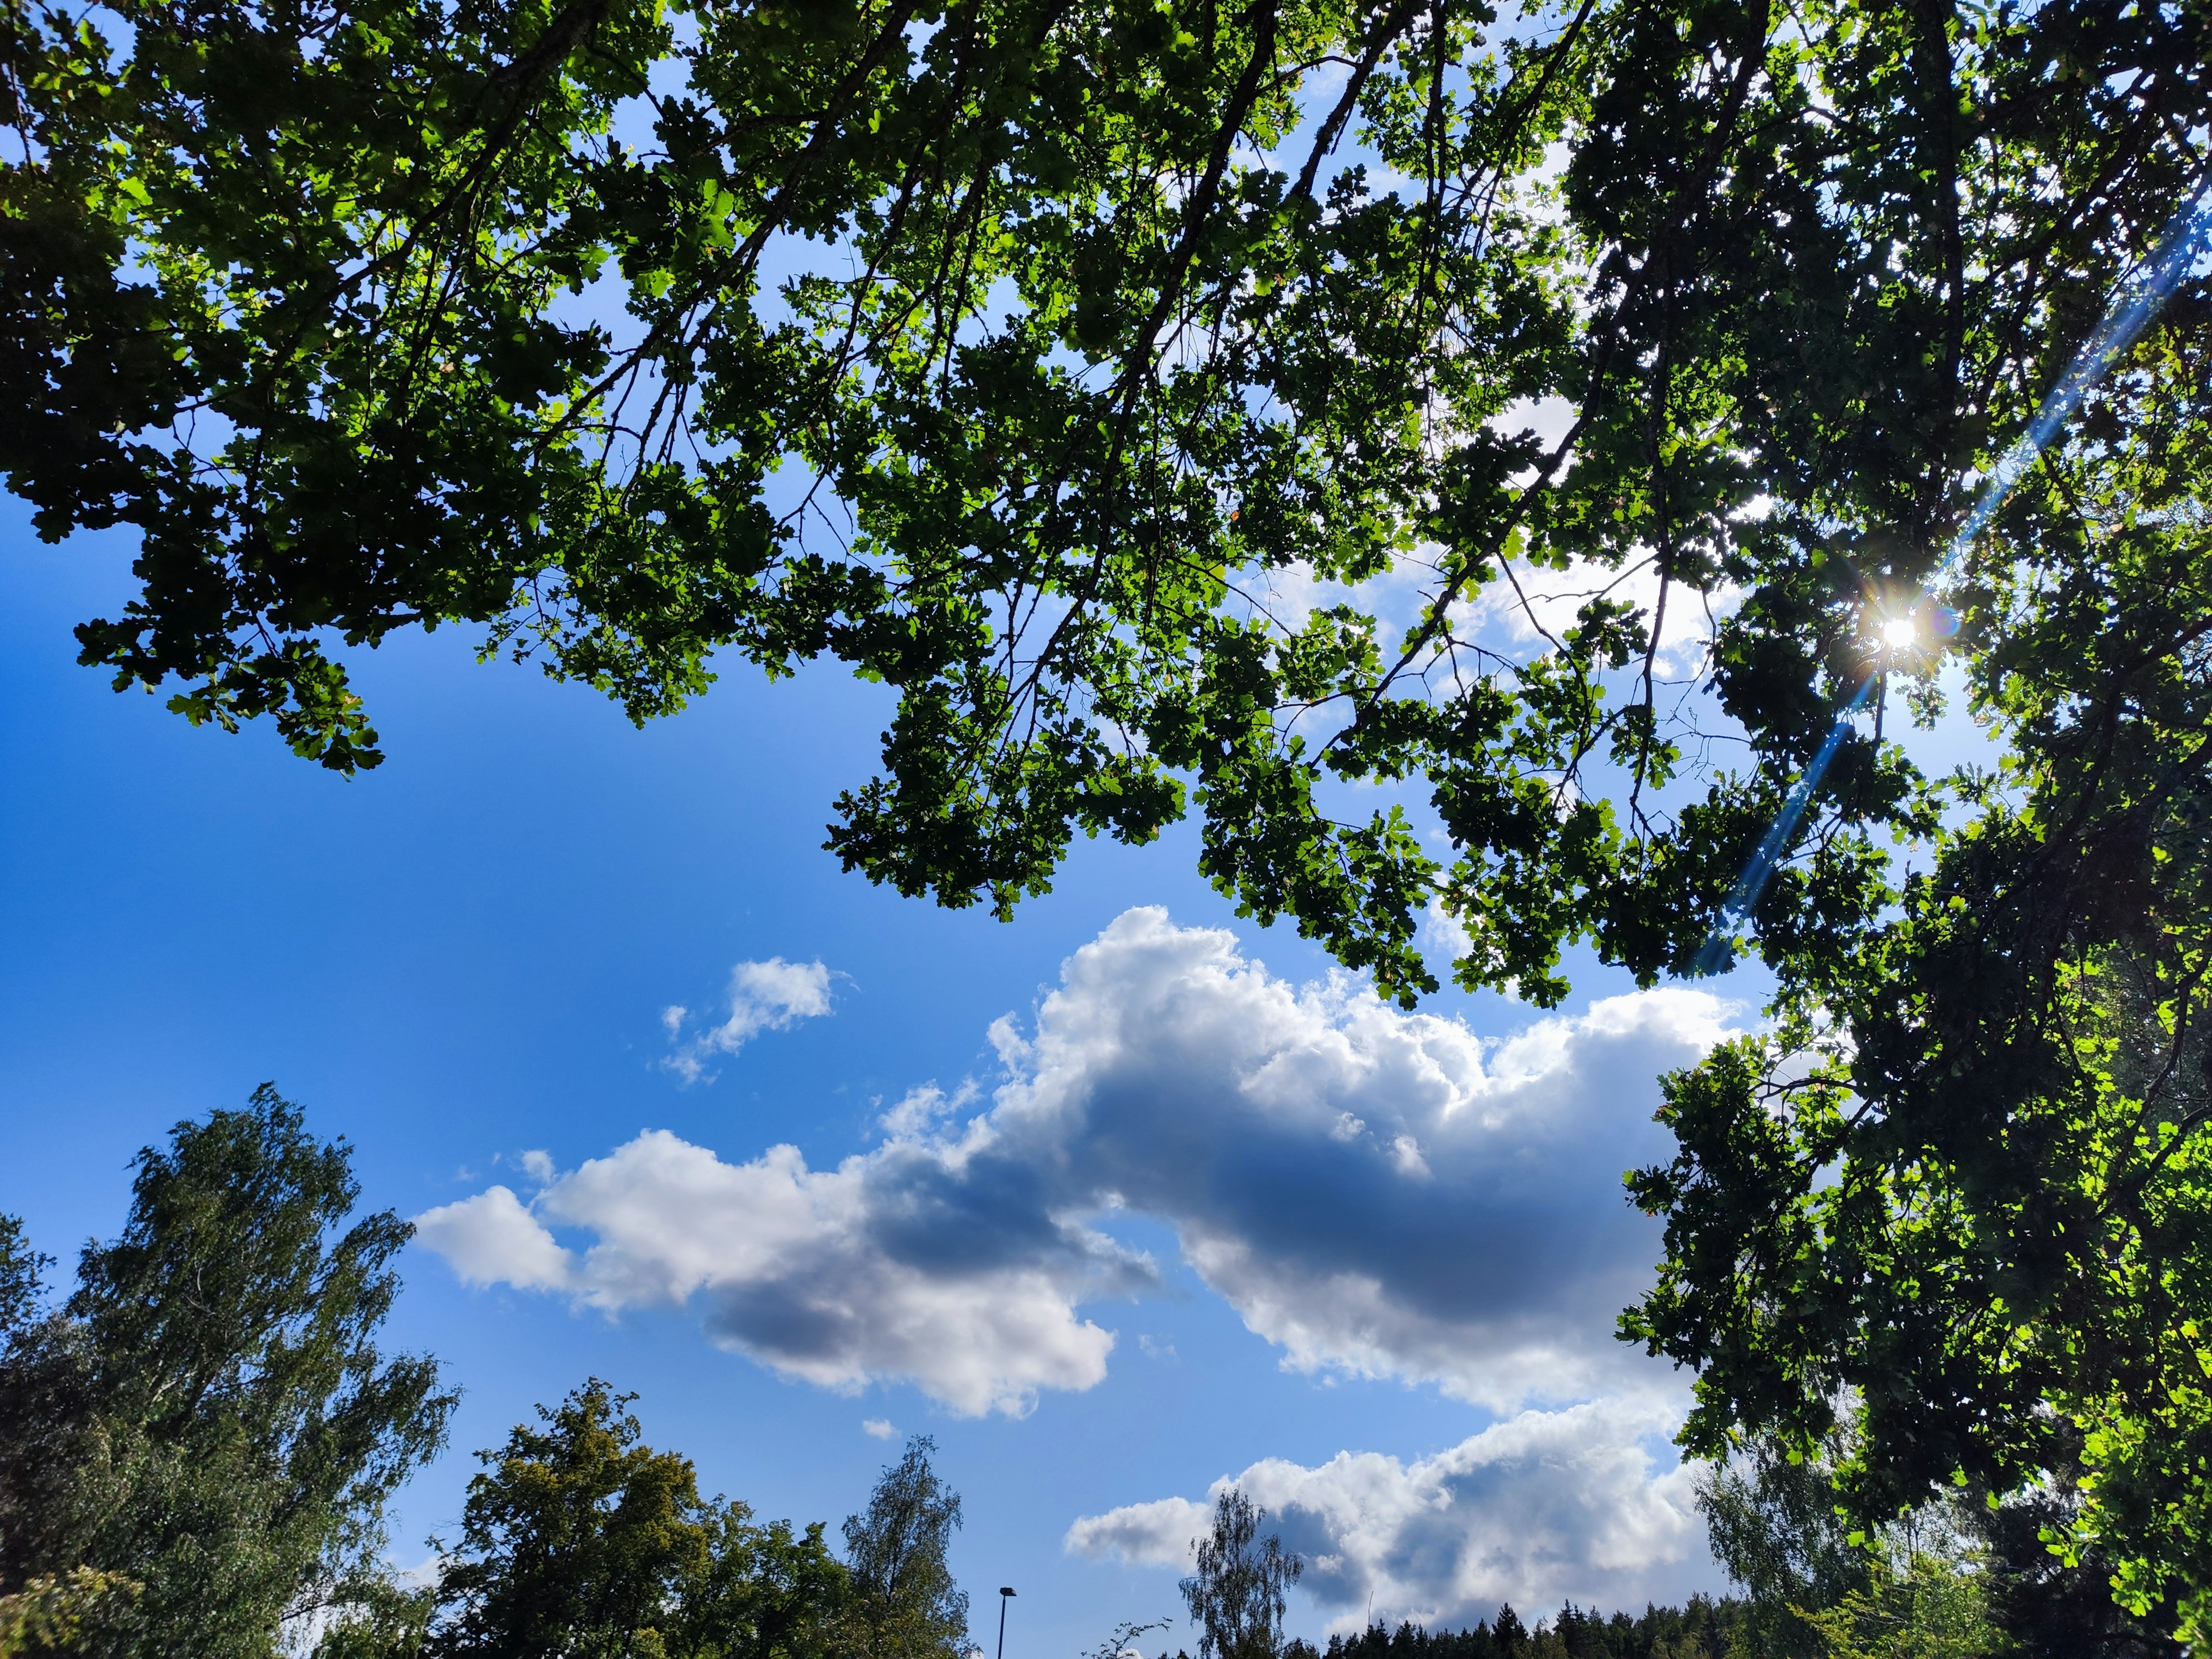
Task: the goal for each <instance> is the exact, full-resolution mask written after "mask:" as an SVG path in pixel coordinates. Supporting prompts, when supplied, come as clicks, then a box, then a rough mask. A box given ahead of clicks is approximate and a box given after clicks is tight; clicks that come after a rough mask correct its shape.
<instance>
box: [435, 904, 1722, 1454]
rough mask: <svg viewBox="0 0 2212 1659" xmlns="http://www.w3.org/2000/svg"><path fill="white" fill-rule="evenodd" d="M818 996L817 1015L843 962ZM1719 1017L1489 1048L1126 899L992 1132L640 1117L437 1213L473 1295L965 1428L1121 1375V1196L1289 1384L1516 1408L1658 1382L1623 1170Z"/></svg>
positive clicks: (958, 1120) (1004, 1036) (999, 1028)
mask: <svg viewBox="0 0 2212 1659" xmlns="http://www.w3.org/2000/svg"><path fill="white" fill-rule="evenodd" d="M749 965H750V966H756V967H760V968H763V969H766V968H769V967H771V966H775V967H780V968H781V969H789V964H749ZM792 971H793V972H798V971H803V970H792ZM817 971H822V970H819V969H817ZM740 972H741V974H742V972H743V970H742V969H741V970H740ZM777 982H782V981H777ZM817 988H818V993H819V1001H820V1005H821V1006H823V1007H826V1006H827V998H828V985H827V975H826V971H823V972H822V977H821V980H820V981H819V983H818V987H817ZM762 1006H766V1004H765V1003H763V1005H762ZM777 1006H793V1007H796V1006H799V1003H798V1002H797V1001H792V1002H789V1003H788V1004H780V1005H777ZM1728 1012H1729V1010H1728V1008H1727V1007H1726V1006H1725V1005H1723V1004H1722V1003H1720V1002H1718V1001H1717V1000H1715V999H1714V998H1712V997H1711V996H1710V995H1708V994H1705V993H1703V992H1699V991H1692V990H1685V989H1668V990H1659V991H1651V992H1646V993H1643V994H1638V995H1633V996H1625V997H1618V998H1613V999H1610V1000H1604V1001H1601V1002H1598V1003H1596V1004H1595V1005H1594V1006H1592V1007H1591V1008H1590V1009H1589V1011H1588V1012H1586V1013H1584V1014H1583V1015H1581V1016H1579V1017H1577V1018H1564V1017H1563V1018H1548V1019H1543V1020H1539V1021H1537V1022H1535V1023H1534V1024H1531V1025H1529V1026H1528V1027H1527V1028H1526V1029H1524V1030H1522V1031H1521V1032H1520V1033H1519V1034H1518V1035H1516V1036H1513V1037H1511V1038H1510V1039H1507V1040H1504V1041H1503V1042H1495V1041H1486V1040H1484V1039H1482V1038H1480V1037H1478V1036H1476V1035H1475V1034H1474V1032H1473V1031H1471V1030H1468V1027H1467V1026H1466V1025H1465V1024H1462V1022H1460V1021H1458V1020H1455V1019H1449V1018H1441V1017H1438V1016H1436V1015H1431V1014H1406V1013H1402V1012H1399V1011H1397V1010H1396V1009H1394V1008H1392V1007H1389V1006H1386V1005H1385V1004H1383V1003H1382V1002H1381V1001H1379V1000H1377V999H1376V997H1375V996H1374V995H1373V994H1371V993H1370V991H1368V990H1367V989H1365V988H1364V987H1362V986H1360V985H1358V984H1357V983H1355V982H1352V981H1347V980H1344V979H1341V978H1339V979H1334V980H1332V981H1328V982H1326V983H1322V984H1317V985H1309V986H1305V987H1296V986H1292V985H1290V984H1288V983H1285V981H1281V980H1279V979H1275V978H1273V977H1272V976H1271V975H1268V974H1267V971H1266V969H1263V968H1261V967H1260V966H1258V965H1257V964H1255V963H1248V962H1247V961H1245V960H1244V959H1243V957H1241V956H1240V955H1239V953H1238V951H1237V944H1236V940H1235V939H1234V937H1233V936H1232V935H1231V934H1229V933H1221V932H1214V931H1207V930H1202V929H1189V928H1178V927H1174V926H1173V925H1171V924H1170V922H1169V921H1168V919H1167V916H1166V915H1165V913H1164V912H1162V911H1159V910H1157V909H1139V910H1132V911H1130V912H1128V913H1127V914H1126V915H1123V916H1121V918H1120V919H1119V920H1118V921H1115V923H1114V924H1113V925H1112V926H1111V927H1109V928H1108V929H1107V930H1106V931H1105V932H1104V933H1102V934H1101V935H1100V936H1099V937H1098V938H1097V939H1095V940H1093V941H1092V942H1091V944H1089V945H1085V946H1084V947H1083V948H1082V949H1081V950H1079V951H1077V952H1076V953H1075V955H1074V956H1073V957H1071V958H1070V959H1069V960H1068V962H1067V963H1066V964H1065V966H1064V968H1063V970H1062V983H1061V985H1060V988H1059V989H1057V990H1056V991H1054V993H1053V994H1051V995H1050V996H1048V998H1046V999H1045V1000H1044V1002H1043V1004H1042V1006H1040V1008H1039V1010H1038V1012H1037V1017H1036V1025H1035V1030H1034V1032H1033V1034H1031V1035H1029V1036H1024V1034H1023V1033H1022V1032H1021V1030H1019V1029H1018V1027H1017V1026H1016V1025H1015V1024H1014V1023H1013V1022H1012V1021H1010V1020H1007V1021H1000V1022H999V1023H998V1024H995V1025H994V1027H993V1029H992V1032H991V1037H992V1041H993V1042H994V1045H995V1046H996V1048H998V1051H999V1053H1000V1057H1001V1059H1002V1060H1003V1061H1004V1062H1005V1064H1006V1067H1007V1070H1008V1077H1007V1079H1006V1081H1005V1083H1004V1084H1003V1085H1001V1086H1000V1088H999V1089H998V1090H997V1091H996V1093H995V1095H994V1097H992V1098H991V1100H990V1102H989V1103H988V1106H987V1109H983V1110H981V1111H980V1112H978V1113H977V1114H976V1115H973V1116H968V1117H964V1119H963V1114H964V1113H965V1112H966V1111H967V1109H968V1108H969V1105H970V1103H971V1100H972V1103H975V1104H977V1105H981V1101H980V1099H975V1098H974V1097H970V1096H969V1095H967V1094H955V1095H953V1096H951V1097H946V1096H945V1095H943V1094H941V1093H939V1092H938V1091H934V1090H922V1091H916V1092H915V1094H914V1095H913V1096H910V1097H908V1099H907V1100H906V1101H904V1102H902V1103H900V1105H899V1106H897V1107H896V1108H894V1109H892V1111H891V1112H890V1113H889V1114H888V1115H886V1116H885V1118H884V1139H883V1141H882V1142H881V1144H879V1145H878V1146H876V1147H874V1148H873V1149H872V1150H871V1151H869V1152H866V1153H864V1154H861V1155H860V1156H858V1157H854V1158H848V1159H846V1160H845V1161H844V1162H843V1163H842V1164H839V1165H838V1166H837V1167H836V1168H835V1169H834V1170H811V1169H809V1168H808V1167H807V1164H806V1162H805V1158H803V1157H802V1156H801V1154H800V1153H799V1151H798V1150H797V1149H796V1148H794V1147H791V1146H777V1147H773V1148H770V1149H769V1150H768V1151H767V1152H763V1153H762V1154H761V1155H760V1156H759V1157H757V1158H754V1159H752V1160H751V1161H750V1162H749V1163H745V1164H726V1163H724V1162H723V1161H722V1160H721V1159H720V1158H718V1157H716V1156H715V1154H714V1153H713V1152H709V1151H708V1150H707V1149H705V1148H703V1147H699V1146H691V1145H689V1144H687V1143H685V1142H684V1141H682V1140H679V1139H677V1138H676V1137H675V1136H673V1135H671V1134H668V1133H665V1132H655V1133H647V1134H643V1135H641V1136H639V1137H638V1138H637V1139H635V1140H633V1141H631V1142H629V1144H628V1145H626V1146H622V1147H620V1148H618V1149H617V1150H616V1151H615V1152H612V1153H611V1154H610V1155H609V1156H607V1157H605V1158H597V1159H593V1160H592V1161H590V1162H588V1163H586V1164H584V1165H583V1166H582V1167H581V1168H580V1169H578V1170H574V1171H572V1172H570V1173H568V1174H567V1175H562V1176H556V1177H555V1178H553V1179H552V1180H551V1181H550V1182H549V1183H548V1184H547V1185H545V1187H544V1188H543V1190H541V1191H540V1192H539V1193H538V1196H537V1197H536V1198H535V1199H534V1200H532V1203H531V1204H530V1205H529V1206H527V1207H525V1206H523V1205H522V1204H521V1202H520V1200H517V1199H516V1198H515V1196H514V1195H513V1194H512V1193H510V1192H507V1190H506V1189H505V1188H493V1189H491V1190H490V1191H488V1192H486V1193H484V1194H482V1195H480V1196H479V1197H477V1198H475V1199H471V1200H466V1201H465V1202H464V1203H461V1204H458V1205H449V1206H445V1207H444V1208H443V1209H441V1210H436V1211H433V1212H430V1213H429V1214H428V1215H427V1216H424V1217H422V1218H419V1219H420V1222H421V1225H422V1237H423V1238H424V1241H425V1242H426V1243H428V1244H429V1245H430V1246H431V1247H432V1248H433V1249H437V1250H438V1251H439V1252H440V1253H441V1254H442V1255H447V1257H448V1259H449V1260H451V1261H453V1264H454V1266H455V1267H456V1269H457V1270H458V1271H459V1272H460V1273H462V1274H463V1275H464V1276H465V1277H468V1278H471V1279H476V1280H479V1281H489V1280H503V1281H505V1282H507V1283H510V1284H514V1285H527V1286H530V1287H534V1288H544V1289H549V1290H555V1291H562V1292H565V1293H566V1294H568V1295H569V1296H570V1297H574V1299H576V1300H577V1301H579V1302H580V1303H584V1304H590V1305H594V1306H598V1307H601V1308H605V1309H608V1310H617V1309H621V1308H625V1307H631V1306H639V1305H650V1304H660V1305H678V1304H694V1305H696V1306H698V1307H699V1308H700V1309H701V1310H702V1313H703V1316H704V1318H705V1321H706V1323H707V1326H708V1329H709V1331H710V1332H711V1333H712V1334H714V1336H715V1338H716V1339H717V1340H720V1341H722V1342H724V1343H726V1344H727V1345H729V1346H733V1347H736V1348H738V1349H740V1350H742V1351H744V1352H747V1353H750V1354H752V1355H754V1356H756V1357H757V1358H760V1359H761V1360H763V1362H765V1363H767V1364H770V1365H773V1366H775V1368H777V1369H778V1370H781V1371H783V1372H785V1373H787V1374H788V1375H791V1376H799V1377H804V1378H806V1379H808V1380H810V1381H812V1382H815V1383H822V1384H824V1385H826V1386H829V1387H833V1388H841V1389H854V1388H858V1387H860V1386H861V1385H863V1384H865V1383H867V1382H869V1381H871V1380H873V1379H878V1378H890V1377H906V1378H910V1379H912V1380H914V1381H915V1382H916V1383H919V1384H920V1385H921V1387H922V1388H923V1389H926V1390H927V1391H928V1392H929V1393H930V1394H931V1395H933V1396H934V1397H936V1398H937V1399H939V1400H940V1401H944V1402H945V1403H946V1404H947V1405H949V1406H951V1407H953V1408H954V1409H955V1410H957V1411H961V1412H966V1413H976V1412H981V1411H986V1410H991V1409H997V1410H1001V1411H1008V1412H1019V1411H1021V1410H1024V1409H1025V1408H1026V1407H1027V1405H1028V1404H1029V1402H1030V1401H1031V1400H1033V1398H1034V1397H1035V1395H1036V1390H1038V1389H1046V1388H1055V1389H1083V1388H1088V1387H1090V1386H1091V1385H1092V1384H1093V1383H1097V1381H1098V1380H1099V1378H1100V1377H1101V1376H1103V1375H1104V1370H1105V1364H1106V1358H1107V1354H1108V1352H1109V1350H1110V1349H1111V1347H1112V1346H1113V1341H1114V1338H1113V1335H1112V1334H1111V1333H1110V1332H1109V1331H1107V1330H1104V1329H1103V1328H1100V1327H1099V1326H1097V1324H1095V1323H1093V1322H1090V1321H1089V1320H1086V1319H1084V1318H1082V1317H1080V1316H1079V1313H1078V1311H1077V1310H1078V1309H1079V1306H1080V1305H1081V1304H1083V1303H1085V1302H1086V1301H1089V1300H1093V1299H1096V1298H1099V1297H1108V1296H1116V1295H1128V1294H1132V1293H1140V1292H1142V1291H1144V1290H1146V1288H1148V1287H1149V1286H1150V1285H1152V1283H1154V1282H1155V1279H1156V1275H1155V1273H1154V1271H1153V1268H1152V1263H1151V1262H1150V1261H1149V1259H1147V1258H1146V1257H1144V1256H1142V1255H1136V1254H1134V1253H1132V1252H1129V1251H1127V1250H1124V1249H1121V1247H1120V1246H1118V1245H1116V1244H1115V1243H1114V1242H1113V1241H1112V1240H1111V1239H1110V1238H1109V1237H1106V1236H1105V1235H1104V1234H1103V1233H1101V1232H1099V1231H1096V1230H1095V1227H1094V1225H1093V1224H1094V1223H1096V1222H1097V1220H1098V1218H1100V1217H1102V1216H1106V1215H1109V1214H1111V1213H1112V1212H1116V1211H1130V1212H1142V1213H1145V1214H1148V1215H1152V1216H1155V1217H1158V1218H1161V1219H1163V1220H1164V1221H1166V1222H1167V1223H1169V1224H1170V1225H1171V1226H1173V1227H1174V1228H1175V1230H1176V1233H1177V1236H1178V1237H1179V1239H1180V1242H1181V1246H1182V1251H1183V1254H1184V1255H1185V1257H1186V1259H1187V1260H1188V1261H1189V1262H1190V1263H1191V1265H1192V1266H1193V1267H1195V1268H1196V1270H1197V1271H1198V1272H1199V1273H1200V1274H1201V1275H1202V1276H1203V1277H1204V1279H1206V1282H1207V1283H1208V1284H1209V1285H1212V1287H1213V1289H1214V1290H1216V1291H1218V1292H1219V1293H1220V1294H1221V1295H1222V1296H1224V1297H1226V1298H1227V1299H1228V1300H1229V1301H1230V1303H1231V1304H1232V1305H1233V1306H1235V1307H1236V1309H1237V1311H1238V1312H1239V1313H1240V1314H1241V1315H1242V1316H1243V1318H1244V1320H1245V1322H1246V1323H1247V1324H1249V1326H1250V1327H1251V1328H1252V1329H1253V1330H1255V1331H1256V1332H1258V1333H1259V1334H1261V1335H1262V1336H1264V1337H1266V1338H1267V1339H1268V1340H1270V1341H1272V1342H1274V1343H1276V1344H1278V1345H1279V1346H1280V1347H1281V1348H1282V1350H1283V1352H1284V1355H1285V1363H1286V1364H1291V1365H1292V1366H1295V1367H1298V1368H1301V1369H1304V1370H1343V1371H1347V1372H1352V1373H1357V1374H1360V1375H1367V1376H1386V1375H1387V1376H1401V1377H1404V1378H1407V1379H1408V1380H1419V1381H1430V1382H1434V1383H1438V1384H1439V1385H1441V1386H1442V1387H1443V1388H1444V1389H1446V1390H1448V1391H1449V1392H1451V1393H1454V1394H1455V1395H1460V1396H1462V1397H1464V1398H1466V1399H1468V1400H1470V1401H1476V1402H1479V1403H1482V1404H1485V1405H1487V1406H1490V1407H1493V1408H1495V1409H1499V1410H1510V1409H1512V1408H1514V1407H1518V1406H1519V1405H1521V1404H1522V1403H1524V1402H1526V1401H1570V1400H1577V1399H1586V1398H1588V1397H1589V1396H1590V1395H1593V1394H1597V1393H1601V1392H1606V1391H1607V1390H1612V1391H1615V1392H1618V1391H1620V1390H1622V1389H1629V1390H1634V1389H1641V1388H1648V1387H1649V1386H1650V1383H1651V1382H1652V1381H1653V1378H1652V1375H1651V1371H1650V1367H1649V1366H1648V1364H1646V1363H1644V1362H1641V1361H1639V1360H1638V1359H1637V1358H1635V1357H1634V1356H1633V1355H1632V1354H1630V1353H1629V1352H1626V1350H1624V1349H1623V1348H1622V1347H1621V1346H1620V1345H1619V1344H1618V1343H1616V1342H1614V1341H1613V1340H1612V1324H1613V1314H1614V1312H1615V1311H1616V1310H1618V1309H1619V1308H1620V1306H1621V1305H1623V1304H1625V1303H1626V1302H1627V1301H1628V1300H1630V1299H1631V1298H1632V1297H1633V1296H1634V1295H1635V1294H1636V1292H1637V1291H1638V1287H1639V1285H1641V1284H1642V1282H1643V1281H1644V1275H1645V1274H1647V1273H1648V1272H1649V1270H1650V1262H1651V1261H1653V1260H1654V1259H1655V1256H1656V1249H1657V1243H1658V1241H1657V1237H1656V1228H1655V1225H1654V1224H1652V1223H1650V1222H1649V1221H1648V1220H1646V1219H1645V1218H1643V1217H1640V1216H1638V1215H1636V1214H1635V1213H1634V1212H1632V1211H1631V1210H1630V1209H1629V1208H1628V1207H1627V1206H1626V1203H1625V1202H1624V1200H1623V1198H1622V1195H1621V1192H1620V1172H1621V1170H1622V1169H1623V1168H1624V1167H1625V1166H1626V1165H1628V1164H1632V1163H1635V1162H1639V1161H1644V1160H1646V1159H1648V1158H1652V1157H1655V1156H1659V1155H1662V1154H1663V1152H1665V1150H1666V1148H1665V1146H1664V1143H1663V1137H1662V1134H1661V1132H1659V1131H1657V1130H1656V1129H1655V1127H1653V1126H1652V1124H1651V1123H1650V1109H1651V1106H1652V1105H1653V1104H1654V1103H1655V1102H1656V1083H1655V1081H1654V1079H1655V1078H1656V1074H1657V1073H1659V1072H1660V1071H1662V1070H1663V1069H1665V1068H1667V1067H1669V1066H1679V1065H1681V1064H1683V1063H1685V1062H1686V1061H1688V1060H1692V1059H1693V1058H1694V1057H1695V1056H1696V1055H1697V1054H1699V1053H1700V1052H1702V1051H1703V1050H1704V1049H1705V1048H1706V1047H1708V1046H1709V1045H1710V1044H1711V1043H1712V1042H1714V1041H1715V1040H1716V1039H1717V1037H1719V1036H1721V1035H1722V1034H1723V1030H1724V1021H1725V1018H1726V1016H1727V1014H1728ZM797 1017H799V1016H798V1015H797V1014H793V1016H792V1018H797ZM732 1023H733V1024H735V1023H737V1017H736V1016H735V1015H734V1014H733V1016H732ZM555 1229H572V1230H574V1231H577V1232H578V1233H580V1234H588V1235H589V1236H590V1242H589V1243H588V1244H587V1245H586V1246H585V1247H584V1248H582V1249H581V1251H580V1254H579V1253H578V1252H577V1251H575V1250H572V1249H567V1248H564V1246H563V1244H562V1242H561V1240H560V1239H559V1238H558V1237H556V1234H555V1231H553V1230H555Z"/></svg>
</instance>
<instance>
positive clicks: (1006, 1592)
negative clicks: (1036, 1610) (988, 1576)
mask: <svg viewBox="0 0 2212 1659" xmlns="http://www.w3.org/2000/svg"><path fill="white" fill-rule="evenodd" d="M1013 1593H1014V1592H1013V1591H1012V1589H1010V1588H1008V1587H1007V1586H1006V1585H1005V1584H1001V1585H1000V1586H999V1594H1000V1595H1012V1594H1013Z"/></svg>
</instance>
